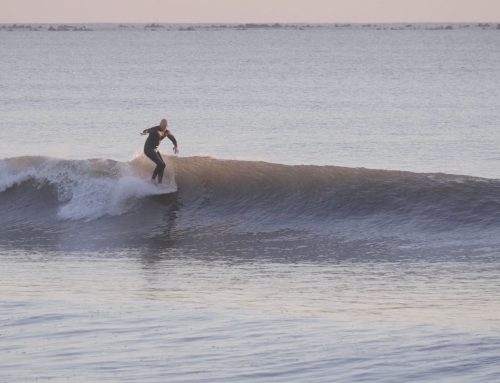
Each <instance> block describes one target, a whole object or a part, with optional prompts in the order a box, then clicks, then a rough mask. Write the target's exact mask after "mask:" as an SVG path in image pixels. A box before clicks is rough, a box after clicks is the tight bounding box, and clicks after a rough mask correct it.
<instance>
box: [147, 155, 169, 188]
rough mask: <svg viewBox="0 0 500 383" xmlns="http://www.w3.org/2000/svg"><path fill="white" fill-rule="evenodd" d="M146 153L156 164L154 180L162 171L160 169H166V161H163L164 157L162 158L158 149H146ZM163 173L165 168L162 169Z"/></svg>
mask: <svg viewBox="0 0 500 383" xmlns="http://www.w3.org/2000/svg"><path fill="white" fill-rule="evenodd" d="M144 154H145V155H146V156H147V157H148V158H149V159H150V160H151V161H153V162H154V163H155V164H156V167H155V170H154V172H153V176H152V177H151V178H152V179H153V180H154V179H155V178H156V176H157V175H158V174H159V173H160V170H162V169H165V162H163V158H161V156H160V155H159V153H158V152H157V151H156V150H146V151H144ZM161 173H162V174H163V170H162V171H161ZM160 182H161V181H160Z"/></svg>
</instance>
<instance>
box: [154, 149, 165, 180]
mask: <svg viewBox="0 0 500 383" xmlns="http://www.w3.org/2000/svg"><path fill="white" fill-rule="evenodd" d="M156 154H157V155H158V158H159V160H160V161H161V163H160V164H158V166H157V167H156V168H157V169H158V183H160V184H161V181H162V180H163V172H164V171H165V161H163V157H162V156H161V154H160V152H156Z"/></svg>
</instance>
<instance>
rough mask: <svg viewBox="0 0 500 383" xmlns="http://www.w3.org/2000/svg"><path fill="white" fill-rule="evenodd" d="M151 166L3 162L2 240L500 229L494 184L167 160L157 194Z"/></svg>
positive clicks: (140, 162) (139, 162)
mask: <svg viewBox="0 0 500 383" xmlns="http://www.w3.org/2000/svg"><path fill="white" fill-rule="evenodd" d="M152 168H153V165H152V163H151V162H150V161H149V160H147V159H146V158H144V157H142V156H141V157H138V158H135V159H133V160H132V161H130V162H118V161H113V160H102V159H89V160H65V159H56V158H47V157H17V158H10V159H4V160H1V161H0V224H1V225H2V227H3V229H2V234H1V235H0V241H11V240H13V238H18V239H19V238H26V237H27V236H28V233H31V234H29V235H32V234H33V233H37V235H38V236H39V237H40V238H47V237H51V236H52V237H53V236H56V235H57V236H58V237H59V238H61V237H64V238H65V240H70V241H72V242H74V241H75V240H77V239H80V240H81V241H84V240H86V241H88V240H89V239H88V238H91V239H92V241H98V240H99V239H102V240H103V241H104V242H106V243H109V242H110V238H111V237H114V238H118V237H119V240H120V241H124V240H125V241H128V240H130V241H132V240H136V241H137V240H139V239H145V238H146V239H148V238H149V239H151V238H155V237H158V236H159V237H162V238H164V237H165V235H166V233H167V232H168V233H170V234H171V233H172V232H176V233H177V238H184V239H186V238H187V237H189V236H190V235H191V236H193V237H194V236H196V235H202V234H200V233H204V234H203V235H205V236H211V237H212V239H213V238H214V235H215V234H216V233H217V234H228V233H239V234H242V233H247V234H248V233H269V232H278V231H279V232H286V231H293V232H295V233H297V232H300V233H302V235H303V236H306V235H311V233H312V235H314V236H317V235H329V234H332V233H335V234H336V235H337V236H342V237H349V236H351V237H352V236H355V235H358V236H359V235H361V234H362V235H363V236H365V237H366V236H376V235H399V234H401V233H405V234H406V235H408V233H413V235H416V234H415V233H420V234H421V235H425V234H426V233H427V234H429V233H431V232H432V233H434V234H435V233H446V232H455V233H457V236H460V235H462V234H461V233H463V232H464V231H467V232H468V233H473V234H471V235H475V234H474V233H480V232H487V231H488V230H489V231H490V232H496V231H498V228H499V226H500V180H494V179H483V178H475V177H468V176H457V175H448V174H420V173H411V172H401V171H388V170H370V169H364V168H347V167H336V166H311V165H307V166H306V165H301V166H291V165H280V164H271V163H264V162H252V161H235V160H217V159H213V158H205V157H189V158H172V157H170V158H168V159H167V174H166V179H167V182H166V186H164V187H163V188H159V187H158V186H157V185H154V184H152V183H151V181H150V180H149V177H150V174H151V172H152ZM68 232H71V235H68ZM168 233H167V234H168ZM398 233H399V234H398ZM422 233H423V234H422ZM68 238H71V239H68Z"/></svg>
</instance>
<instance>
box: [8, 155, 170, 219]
mask: <svg viewBox="0 0 500 383" xmlns="http://www.w3.org/2000/svg"><path fill="white" fill-rule="evenodd" d="M96 169H97V171H96ZM99 169H100V170H101V172H99ZM102 169H105V172H102ZM30 179H32V180H34V181H35V182H36V183H37V184H38V185H39V186H41V185H43V184H45V183H49V184H51V185H54V186H55V187H56V189H57V197H58V200H59V201H60V202H61V204H62V206H61V207H60V208H59V211H58V216H59V217H60V218H62V219H69V220H86V221H91V220H94V219H97V218H100V217H103V216H106V215H107V216H117V215H121V214H124V213H126V212H127V211H129V210H130V209H131V208H132V207H133V201H134V200H136V199H140V198H143V197H146V196H150V195H159V194H165V193H170V192H175V191H176V190H177V188H176V186H175V182H173V183H172V184H170V185H167V186H162V187H158V186H157V185H155V184H153V183H152V182H151V181H150V180H146V179H143V178H141V177H138V176H136V175H134V172H133V170H132V169H131V167H130V165H129V164H128V163H113V166H107V163H106V161H93V162H92V161H89V160H81V161H70V160H59V159H43V160H38V161H33V163H32V164H31V165H29V166H26V167H24V168H22V169H21V170H16V169H14V168H13V167H12V166H9V165H8V164H7V163H6V162H5V161H0V191H4V190H6V189H8V188H10V187H13V186H15V185H18V184H21V183H22V182H24V181H27V180H30ZM167 179H168V178H167Z"/></svg>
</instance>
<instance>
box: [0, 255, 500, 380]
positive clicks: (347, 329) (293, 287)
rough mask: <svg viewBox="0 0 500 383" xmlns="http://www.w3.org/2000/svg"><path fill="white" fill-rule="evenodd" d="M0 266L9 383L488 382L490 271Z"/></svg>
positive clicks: (209, 263) (170, 263) (11, 261)
mask: <svg viewBox="0 0 500 383" xmlns="http://www.w3.org/2000/svg"><path fill="white" fill-rule="evenodd" d="M1 262H2V269H1V272H0V274H1V279H0V289H1V292H2V294H1V299H0V306H1V310H0V334H1V339H2V342H1V346H0V355H2V361H3V364H4V366H5V367H4V368H3V369H2V372H0V377H5V378H9V380H11V381H12V380H13V379H14V378H16V379H17V380H18V381H29V380H34V379H35V378H46V379H53V380H54V381H61V382H62V381H80V380H79V379H84V380H85V378H82V377H86V378H87V381H89V380H100V381H103V380H106V379H109V380H110V381H127V380H130V381H138V380H140V381H151V382H153V381H155V382H160V381H181V380H186V379H187V380H190V381H263V380H264V381H305V380H309V381H311V380H314V381H325V382H326V381H331V376H332V373H333V372H335V373H336V374H337V375H336V376H339V377H341V378H339V381H356V380H359V379H361V378H363V377H364V378H366V379H370V380H375V381H377V380H378V381H408V380H412V379H415V380H419V379H422V380H425V379H426V378H430V377H432V379H433V380H435V381H436V380H439V378H440V377H441V378H443V379H444V378H446V379H449V378H450V377H451V379H452V380H453V379H454V376H455V375H454V374H455V373H456V371H461V377H462V378H463V379H465V381H478V379H479V381H488V380H489V379H490V381H491V379H492V377H495V376H498V374H500V369H499V368H498V367H493V365H492V364H491V362H492V361H493V360H494V359H495V358H497V356H498V352H499V351H500V349H499V347H498V344H500V342H499V340H500V339H499V338H498V336H497V335H496V330H498V328H499V327H500V312H499V310H498V307H500V283H499V282H500V279H499V277H498V271H499V269H500V264H499V263H498V262H493V261H492V262H473V261H469V262H451V261H450V262H446V261H442V262H429V261H420V262H410V261H402V262H370V261H365V262H356V261H338V262H324V263H322V262H280V263H277V262H270V261H265V260H262V259H261V260H253V261H252V260H249V261H247V262H245V261H242V260H241V258H237V259H233V258H231V257H208V258H207V259H202V258H201V257H199V256H195V257H193V256H189V255H188V254H186V253H181V252H175V251H164V252H159V251H158V249H156V252H149V251H147V250H146V249H145V250H144V252H143V253H142V255H141V254H139V255H137V254H136V255H134V254H130V253H121V254H119V253H115V254H102V253H101V254H99V253H87V254H82V253H73V254H71V253H69V254H63V253H55V252H53V253H40V254H37V253H36V252H33V253H28V252H20V251H17V252H16V251H4V252H3V253H2V254H1ZM379 358H384V359H383V360H384V363H379ZM403 361H404V362H403ZM497 364H498V363H497ZM466 365H467V366H469V367H464V366H466ZM27 366H30V368H27ZM363 371H364V372H363ZM16 379H14V380H16ZM461 381H464V380H461Z"/></svg>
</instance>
